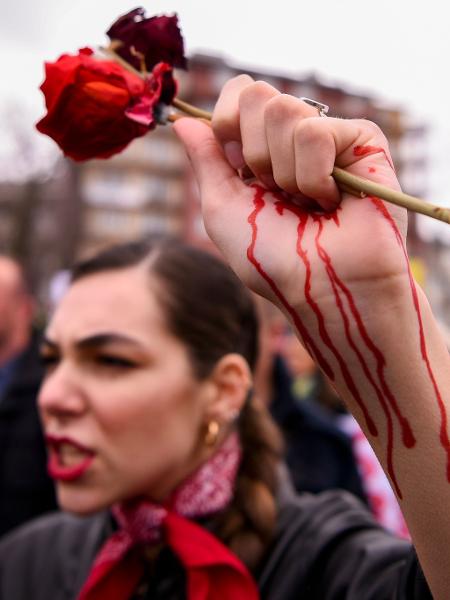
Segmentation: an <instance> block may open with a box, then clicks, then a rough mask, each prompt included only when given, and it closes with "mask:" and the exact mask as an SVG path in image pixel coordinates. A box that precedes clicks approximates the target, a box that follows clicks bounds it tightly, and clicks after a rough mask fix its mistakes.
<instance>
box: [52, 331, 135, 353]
mask: <svg viewBox="0 0 450 600" xmlns="http://www.w3.org/2000/svg"><path fill="white" fill-rule="evenodd" d="M114 343H120V344H124V343H125V344H127V345H132V346H135V347H137V348H140V349H143V348H144V347H143V345H142V344H141V343H140V342H138V341H137V340H135V339H134V338H131V337H128V336H126V335H122V334H120V333H97V334H95V335H90V336H88V337H86V338H82V339H81V340H78V341H77V342H75V346H76V347H77V348H78V349H80V350H90V349H92V348H97V347H99V346H106V345H108V344H114ZM42 346H43V347H45V346H47V347H48V348H49V349H51V350H54V351H58V349H59V346H58V344H57V343H56V342H54V341H53V340H51V339H50V338H48V337H45V336H44V337H43V339H42Z"/></svg>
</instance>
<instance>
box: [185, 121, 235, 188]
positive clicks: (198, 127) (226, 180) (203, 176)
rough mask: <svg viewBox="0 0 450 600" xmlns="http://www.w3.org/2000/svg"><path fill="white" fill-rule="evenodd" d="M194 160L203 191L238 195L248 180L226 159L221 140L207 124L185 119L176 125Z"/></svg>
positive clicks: (193, 166)
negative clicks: (218, 139) (244, 181)
mask: <svg viewBox="0 0 450 600" xmlns="http://www.w3.org/2000/svg"><path fill="white" fill-rule="evenodd" d="M173 129H174V131H175V133H176V134H177V136H178V138H179V139H180V140H181V142H182V144H183V145H184V147H185V150H186V152H187V154H188V157H189V159H190V161H191V164H192V168H193V169H194V173H195V176H196V178H197V181H198V184H199V186H200V191H201V192H202V193H204V192H205V191H206V190H207V191H208V192H213V191H216V192H220V196H224V195H228V194H236V193H238V192H239V191H241V190H242V188H243V187H244V183H243V182H242V181H241V179H240V178H239V176H238V174H237V173H236V171H235V170H234V169H233V168H232V167H231V166H230V164H229V163H228V161H227V160H226V158H225V156H224V154H223V151H222V148H221V146H220V144H219V142H218V141H217V140H216V138H215V137H214V133H213V131H212V129H211V127H210V125H208V124H207V123H205V122H204V121H201V120H199V119H192V118H187V117H186V118H183V119H178V120H177V121H175V123H174V124H173Z"/></svg>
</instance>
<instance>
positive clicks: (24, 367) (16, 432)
mask: <svg viewBox="0 0 450 600" xmlns="http://www.w3.org/2000/svg"><path fill="white" fill-rule="evenodd" d="M33 318H34V300H33V298H32V296H31V294H30V292H29V291H28V288H27V283H26V279H25V276H24V274H23V271H22V269H21V267H20V266H19V264H18V263H17V262H16V261H15V260H13V259H12V258H10V257H8V256H4V255H0V490H1V491H0V535H2V534H4V533H5V532H7V531H8V530H10V529H11V528H13V527H15V526H17V525H19V524H20V523H23V522H24V521H27V520H28V519H31V518H32V517H35V516H37V515H39V514H41V513H43V512H46V511H49V510H52V509H54V508H56V499H55V492H54V485H53V482H52V480H51V478H50V477H49V476H48V474H47V469H46V463H47V458H46V450H45V443H44V438H43V434H42V430H41V424H40V420H39V416H38V411H37V402H36V398H37V393H38V390H39V386H40V383H41V380H42V375H43V370H42V367H41V364H40V360H39V351H38V346H39V343H38V335H37V332H35V331H34V329H33Z"/></svg>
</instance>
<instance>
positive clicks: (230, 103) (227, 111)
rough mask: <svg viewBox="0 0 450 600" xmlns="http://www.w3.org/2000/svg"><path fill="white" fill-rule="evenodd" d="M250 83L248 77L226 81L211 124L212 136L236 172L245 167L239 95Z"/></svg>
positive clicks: (251, 80) (241, 76)
mask: <svg viewBox="0 0 450 600" xmlns="http://www.w3.org/2000/svg"><path fill="white" fill-rule="evenodd" d="M251 83H253V79H252V78H251V77H250V76H249V75H239V76H238V77H234V78H233V79H230V80H229V81H227V83H226V84H225V85H224V87H223V88H222V91H221V93H220V96H219V99H218V100H217V102H216V105H215V108H214V113H213V118H212V123H211V124H212V128H213V131H214V135H215V136H216V138H217V139H218V140H219V142H220V144H221V145H222V147H223V150H224V153H225V156H226V157H227V160H228V162H229V163H230V165H231V166H232V167H233V168H234V169H236V170H237V169H242V168H243V167H244V166H245V160H244V157H243V154H242V140H241V126H240V116H239V95H240V93H241V91H242V90H243V89H244V88H245V87H247V86H248V85H250V84H251Z"/></svg>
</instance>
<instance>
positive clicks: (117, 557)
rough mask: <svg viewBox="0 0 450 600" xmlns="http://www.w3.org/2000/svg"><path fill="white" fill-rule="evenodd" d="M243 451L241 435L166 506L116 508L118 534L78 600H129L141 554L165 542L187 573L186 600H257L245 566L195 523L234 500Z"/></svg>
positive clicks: (132, 503) (142, 562)
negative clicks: (150, 547) (153, 545)
mask: <svg viewBox="0 0 450 600" xmlns="http://www.w3.org/2000/svg"><path fill="white" fill-rule="evenodd" d="M240 457H241V450H240V445H239V440H238V436H237V434H235V433H233V434H232V435H230V436H229V437H228V438H227V440H226V441H225V442H224V444H223V445H222V446H221V448H219V450H218V451H217V452H216V453H215V454H214V456H212V457H211V458H210V459H209V460H208V461H207V462H206V463H204V464H203V465H201V466H200V468H199V469H198V470H197V471H195V472H194V473H193V474H192V475H191V476H190V477H189V478H188V479H186V480H185V481H184V482H183V483H182V484H181V486H179V487H178V488H177V489H176V490H175V491H174V492H173V493H172V495H171V496H170V498H169V500H168V501H167V502H165V503H164V505H162V504H156V503H152V502H149V501H147V500H143V499H136V500H133V501H128V502H124V503H121V504H118V505H115V506H114V507H113V509H112V512H113V514H114V516H115V518H116V521H117V523H118V525H119V529H118V530H117V531H116V532H115V533H113V535H112V536H111V537H110V538H109V539H108V540H107V541H106V542H105V544H104V545H103V547H102V548H101V549H100V552H99V554H98V555H97V557H96V559H95V561H94V564H93V566H92V569H91V572H90V574H89V577H88V579H87V581H86V583H85V584H84V586H83V588H82V590H81V592H80V595H79V596H78V600H105V599H108V600H128V599H129V598H130V597H131V596H132V595H133V593H134V591H135V590H136V588H137V586H138V584H139V582H140V580H141V579H142V577H143V575H144V572H145V559H144V553H143V549H144V548H145V547H147V548H148V547H149V546H151V545H152V544H155V543H160V542H163V543H166V544H167V545H169V546H170V548H171V549H172V551H173V552H174V554H175V555H176V556H177V557H178V559H179V560H180V561H181V563H182V564H183V567H184V568H185V570H186V581H187V598H188V600H258V598H259V593H258V589H257V587H256V584H255V582H254V580H253V578H252V576H251V575H250V573H249V572H248V570H247V568H246V567H245V565H244V564H243V563H242V562H241V561H240V560H239V559H238V557H237V556H235V555H234V554H233V553H232V552H231V551H230V550H229V549H228V548H227V547H226V546H225V545H224V544H223V543H222V542H221V541H219V540H218V539H217V538H216V537H215V536H214V535H212V534H211V533H209V532H208V531H207V530H206V529H204V528H203V527H200V526H199V525H198V524H197V523H195V522H193V521H191V519H195V518H203V517H208V516H212V515H214V514H215V513H217V512H219V511H221V510H223V509H225V508H226V507H227V506H228V504H229V503H230V501H231V499H232V497H233V490H234V483H235V479H236V475H237V470H238V468H239V462H240Z"/></svg>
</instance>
